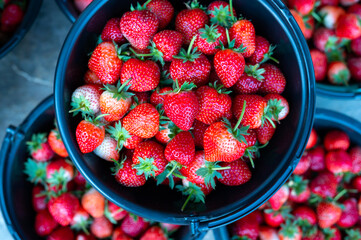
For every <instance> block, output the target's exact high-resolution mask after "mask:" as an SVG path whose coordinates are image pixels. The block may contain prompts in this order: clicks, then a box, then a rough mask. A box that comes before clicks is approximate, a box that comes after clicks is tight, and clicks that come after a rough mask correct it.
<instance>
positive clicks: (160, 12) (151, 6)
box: [146, 0, 174, 30]
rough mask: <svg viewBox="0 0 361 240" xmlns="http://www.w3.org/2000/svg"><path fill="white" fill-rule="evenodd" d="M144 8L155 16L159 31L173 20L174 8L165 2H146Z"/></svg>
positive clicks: (164, 0) (163, 0) (158, 0)
mask: <svg viewBox="0 0 361 240" xmlns="http://www.w3.org/2000/svg"><path fill="white" fill-rule="evenodd" d="M146 8H147V9H148V10H149V11H151V12H152V13H154V14H155V15H156V16H157V18H158V20H159V27H158V29H159V30H162V29H164V28H166V27H167V26H168V24H169V23H170V21H171V20H172V18H173V14H174V8H173V6H172V4H171V3H170V2H169V1H167V0H152V1H150V2H148V4H147V5H146Z"/></svg>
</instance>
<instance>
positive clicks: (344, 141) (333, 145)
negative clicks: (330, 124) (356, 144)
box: [323, 130, 350, 151]
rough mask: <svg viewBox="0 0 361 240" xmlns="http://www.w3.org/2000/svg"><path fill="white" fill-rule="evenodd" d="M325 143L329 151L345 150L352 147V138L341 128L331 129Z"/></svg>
mask: <svg viewBox="0 0 361 240" xmlns="http://www.w3.org/2000/svg"><path fill="white" fill-rule="evenodd" d="M323 145H324V147H325V149H326V150H327V151H331V150H344V151H347V149H348V148H349V147H350V138H349V137H348V135H347V134H346V133H345V132H343V131H340V130H333V131H329V132H328V133H327V134H326V136H325V137H324V140H323Z"/></svg>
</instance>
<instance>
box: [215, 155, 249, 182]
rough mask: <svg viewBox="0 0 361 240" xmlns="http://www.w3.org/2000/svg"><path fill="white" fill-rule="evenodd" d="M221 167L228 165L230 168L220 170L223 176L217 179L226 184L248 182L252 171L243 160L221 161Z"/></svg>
mask: <svg viewBox="0 0 361 240" xmlns="http://www.w3.org/2000/svg"><path fill="white" fill-rule="evenodd" d="M220 166H221V167H230V169H227V170H223V171H220V172H221V174H222V177H223V178H220V179H218V181H219V182H220V183H222V184H224V185H227V186H239V185H242V184H244V183H246V182H248V181H249V180H250V179H251V177H252V172H251V170H250V169H249V167H248V165H247V163H245V162H244V161H243V160H241V159H240V160H236V161H233V162H229V163H228V162H222V163H221V164H220Z"/></svg>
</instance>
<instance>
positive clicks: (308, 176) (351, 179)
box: [231, 130, 361, 240]
mask: <svg viewBox="0 0 361 240" xmlns="http://www.w3.org/2000/svg"><path fill="white" fill-rule="evenodd" d="M360 193H361V147H360V146H352V144H351V143H350V139H349V137H348V135H347V134H346V133H345V132H343V131H340V130H331V131H328V132H326V134H325V135H324V137H323V141H322V139H320V136H318V134H317V133H316V131H315V130H312V133H311V136H310V139H309V141H308V144H307V150H306V151H305V153H304V154H303V156H302V159H301V160H300V162H299V164H298V165H297V167H296V169H295V170H294V172H293V175H292V176H291V178H290V179H289V180H288V182H287V183H286V184H285V185H284V186H282V188H280V190H279V191H278V192H277V193H276V194H275V195H273V196H272V197H271V198H270V199H269V201H268V202H267V203H266V204H264V205H263V206H262V207H261V208H260V209H259V210H257V211H255V212H253V213H252V214H250V215H248V216H246V217H245V218H243V219H241V220H239V221H237V222H236V223H234V224H233V225H232V227H231V228H232V232H233V234H234V235H236V236H238V237H239V238H237V237H235V238H234V239H241V237H246V238H242V239H253V240H256V239H261V240H269V239H272V240H276V239H279V240H285V239H288V240H301V239H303V240H311V239H313V240H316V239H317V240H341V239H345V240H359V239H361V222H360V219H361V218H360V216H361V194H360Z"/></svg>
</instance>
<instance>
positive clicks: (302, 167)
mask: <svg viewBox="0 0 361 240" xmlns="http://www.w3.org/2000/svg"><path fill="white" fill-rule="evenodd" d="M310 166H311V156H310V155H309V154H308V153H307V152H304V153H303V155H302V157H301V159H300V161H299V162H298V164H297V166H296V168H295V170H293V174H296V175H302V174H304V173H306V172H307V170H308V169H309V168H310Z"/></svg>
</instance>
